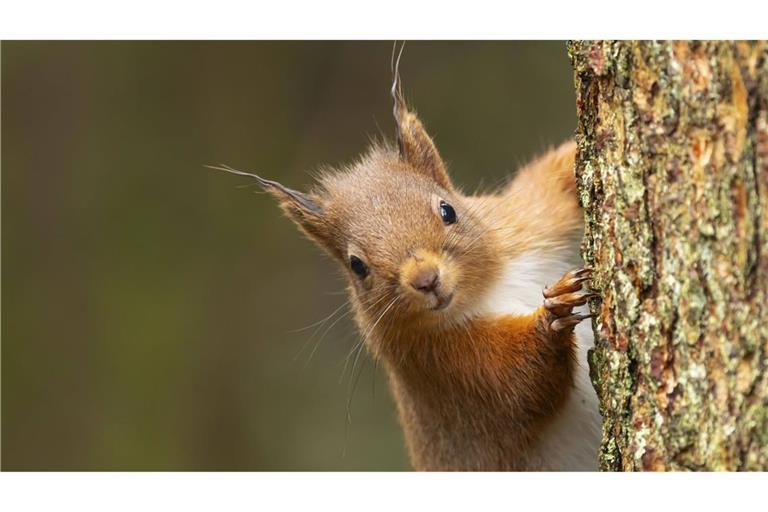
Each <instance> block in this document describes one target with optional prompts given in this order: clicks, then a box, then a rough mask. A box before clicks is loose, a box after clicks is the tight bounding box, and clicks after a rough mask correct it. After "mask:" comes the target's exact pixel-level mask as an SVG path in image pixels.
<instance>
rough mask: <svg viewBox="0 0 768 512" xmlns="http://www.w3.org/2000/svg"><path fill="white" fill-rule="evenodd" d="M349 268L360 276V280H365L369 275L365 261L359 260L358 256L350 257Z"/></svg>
mask: <svg viewBox="0 0 768 512" xmlns="http://www.w3.org/2000/svg"><path fill="white" fill-rule="evenodd" d="M349 268H351V269H352V272H354V273H355V274H357V275H358V277H360V279H363V278H364V277H365V276H367V275H368V266H367V265H366V264H365V263H363V260H361V259H360V258H358V257H357V256H350V257H349Z"/></svg>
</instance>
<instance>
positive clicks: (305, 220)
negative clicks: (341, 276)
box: [208, 165, 331, 245]
mask: <svg viewBox="0 0 768 512" xmlns="http://www.w3.org/2000/svg"><path fill="white" fill-rule="evenodd" d="M208 167H210V168H211V169H217V170H220V171H226V172H229V173H232V174H237V175H240V176H249V177H251V178H254V179H255V180H256V181H258V182H259V185H261V186H262V188H263V189H264V190H266V191H267V192H269V193H270V194H272V196H273V197H274V198H275V199H277V202H278V203H279V204H280V207H281V208H282V209H283V211H284V212H285V213H286V215H287V216H288V217H289V218H290V219H291V220H292V221H293V222H295V223H296V224H297V225H298V226H299V228H300V229H302V230H303V231H304V232H305V233H306V234H307V235H309V236H310V237H311V238H313V239H314V240H316V241H317V242H319V243H321V244H323V245H328V242H329V241H330V239H331V237H330V235H329V233H328V229H327V226H326V223H325V215H324V211H323V207H322V206H321V204H320V201H319V198H317V197H316V196H314V195H313V194H305V193H303V192H299V191H297V190H293V189H290V188H288V187H286V186H285V185H282V184H281V183H278V182H277V181H272V180H268V179H265V178H262V177H261V176H259V175H257V174H252V173H249V172H244V171H238V170H237V169H233V168H231V167H229V166H228V165H221V166H216V167H214V166H208Z"/></svg>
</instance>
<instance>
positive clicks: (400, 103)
mask: <svg viewBox="0 0 768 512" xmlns="http://www.w3.org/2000/svg"><path fill="white" fill-rule="evenodd" d="M398 61H399V57H398ZM392 99H393V100H394V109H393V113H394V116H395V124H396V125H397V147H398V150H399V151H400V160H402V161H403V162H407V163H408V164H410V165H411V167H413V169H414V170H415V171H416V172H419V173H422V174H425V175H427V176H428V177H430V178H432V179H433V180H435V181H436V182H437V183H438V185H440V186H441V187H443V188H444V189H446V190H453V184H452V183H451V179H450V177H449V176H448V171H447V170H446V168H445V164H444V163H443V159H442V158H440V153H438V152H437V148H436V147H435V144H434V143H433V142H432V138H431V137H430V136H429V134H428V133H427V131H426V130H425V129H424V125H423V124H421V121H419V118H418V117H416V114H415V113H413V112H411V111H409V110H408V107H407V106H406V104H405V99H404V98H403V93H402V90H401V89H400V75H399V73H398V71H397V69H395V79H394V82H393V83H392Z"/></svg>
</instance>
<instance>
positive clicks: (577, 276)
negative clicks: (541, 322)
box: [543, 268, 598, 332]
mask: <svg viewBox="0 0 768 512" xmlns="http://www.w3.org/2000/svg"><path fill="white" fill-rule="evenodd" d="M591 273H592V269H589V268H582V269H579V270H571V271H570V272H566V273H565V275H563V277H561V278H560V280H559V281H558V282H556V283H555V284H553V285H552V286H548V287H546V288H544V292H543V293H544V309H546V310H547V311H548V312H549V322H550V323H549V328H550V329H551V330H552V331H554V332H560V331H563V330H565V329H570V328H573V327H574V326H575V325H576V324H578V323H579V322H581V321H582V320H584V319H585V318H590V317H591V316H592V315H582V314H578V313H577V314H574V313H573V308H574V307H576V306H582V305H584V304H586V303H587V300H588V299H590V298H591V297H597V296H598V294H596V293H592V292H588V293H579V292H580V291H581V290H582V286H583V284H584V282H585V281H588V280H589V279H590V274H591Z"/></svg>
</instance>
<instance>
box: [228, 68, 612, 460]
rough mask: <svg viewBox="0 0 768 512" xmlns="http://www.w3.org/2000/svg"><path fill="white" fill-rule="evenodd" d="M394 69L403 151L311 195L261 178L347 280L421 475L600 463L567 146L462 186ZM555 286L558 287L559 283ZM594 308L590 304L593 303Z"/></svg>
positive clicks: (395, 149) (337, 175) (363, 162)
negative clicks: (482, 185)
mask: <svg viewBox="0 0 768 512" xmlns="http://www.w3.org/2000/svg"><path fill="white" fill-rule="evenodd" d="M399 84H400V81H399V75H398V73H397V71H395V80H394V84H393V87H392V96H393V100H394V118H395V123H396V127H397V145H396V146H394V145H388V144H387V143H379V144H374V145H373V146H372V147H371V148H370V149H369V150H368V151H367V153H365V154H364V156H362V157H361V158H360V159H359V160H358V161H357V162H356V163H354V164H353V165H351V166H348V167H345V168H343V169H339V170H337V171H330V172H325V173H324V174H323V175H322V176H320V177H319V178H318V183H317V185H316V187H315V188H314V189H312V190H311V191H310V192H299V191H296V190H292V189H290V188H288V187H286V186H284V185H282V184H280V183H278V182H276V181H271V180H267V179H264V178H262V177H260V176H257V175H255V174H251V173H246V172H242V171H236V170H234V169H232V168H230V167H226V166H224V167H221V168H220V169H222V170H226V171H228V172H233V173H236V174H241V175H246V176H251V177H253V178H255V179H256V180H257V181H258V182H259V183H260V184H261V186H262V187H263V188H264V189H265V190H266V191H268V192H270V193H271V194H272V195H273V196H274V197H275V199H277V201H278V203H279V205H280V206H281V208H282V209H283V211H284V212H285V214H286V215H287V216H288V217H289V218H290V219H291V220H293V221H294V222H295V223H296V224H297V225H298V227H299V228H300V229H301V231H303V232H304V233H305V234H306V235H307V236H308V237H309V238H310V239H312V240H314V241H315V242H316V243H317V244H318V245H319V246H320V247H322V248H323V249H324V250H326V251H327V252H328V253H330V254H331V255H332V256H333V258H334V259H336V260H337V261H338V262H339V263H340V264H341V265H342V267H343V268H344V269H345V273H346V275H347V277H348V280H349V286H348V292H349V295H350V298H351V304H352V306H353V308H354V314H355V320H356V323H357V325H358V327H359V329H360V332H361V335H362V336H363V337H364V342H365V344H366V347H367V349H368V351H369V352H370V354H371V355H372V356H373V357H374V358H376V359H377V360H378V361H380V363H381V364H382V365H383V367H384V368H385V369H386V372H387V375H388V377H389V384H390V387H391V390H392V392H393V394H394V397H395V400H396V403H397V407H398V411H399V418H400V423H401V425H402V428H403V430H404V433H405V438H406V442H407V447H408V452H409V455H410V460H411V463H412V465H413V466H414V468H416V469H418V470H596V469H597V452H598V447H599V441H600V428H601V425H600V423H601V421H600V414H599V412H598V405H597V398H596V395H595V392H594V390H593V388H592V386H591V384H590V381H589V376H588V367H587V361H586V351H587V349H588V348H589V347H590V346H591V343H592V332H591V330H590V329H589V326H587V325H584V326H583V327H584V328H583V330H582V329H579V332H578V333H576V332H575V331H576V326H577V324H579V323H580V322H581V321H582V320H584V319H585V318H587V317H588V315H586V314H583V313H581V312H579V311H575V310H574V308H577V307H579V306H583V305H584V304H585V303H586V301H587V299H588V298H590V297H591V296H592V294H591V293H589V292H586V291H584V290H583V289H582V287H583V286H584V285H585V283H586V282H587V281H588V280H589V276H590V271H589V269H580V270H570V269H572V268H575V267H577V266H579V263H580V257H579V243H580V240H581V236H582V230H583V215H582V212H581V210H580V208H579V205H578V202H577V196H576V185H575V178H574V173H573V164H574V153H575V144H574V143H573V142H572V141H571V142H566V143H564V144H562V145H561V146H560V147H558V148H557V149H554V150H551V151H549V152H548V153H546V154H544V155H543V156H542V157H540V158H538V159H537V160H535V161H534V162H532V163H530V164H528V165H526V166H525V167H523V168H522V169H520V170H519V171H518V172H517V174H516V175H515V177H514V179H513V180H512V181H511V182H510V183H509V184H508V185H506V186H505V187H503V188H502V189H501V190H499V191H498V192H497V193H494V194H489V195H465V194H463V193H462V192H461V190H460V189H459V188H458V187H457V186H456V185H455V184H454V183H453V182H452V181H451V179H450V177H449V176H448V173H447V170H446V165H445V163H444V162H443V160H442V159H441V157H440V154H439V153H438V151H437V149H436V147H435V145H434V143H433V141H432V139H431V138H430V136H429V135H428V134H427V132H426V130H425V128H424V126H423V124H422V123H421V121H420V120H419V118H418V117H417V116H416V114H415V113H414V112H413V111H412V110H410V109H409V108H408V107H407V105H406V103H405V101H404V99H403V94H402V92H401V88H400V85H399ZM546 284H549V286H545V285H546ZM582 309H583V308H582Z"/></svg>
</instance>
